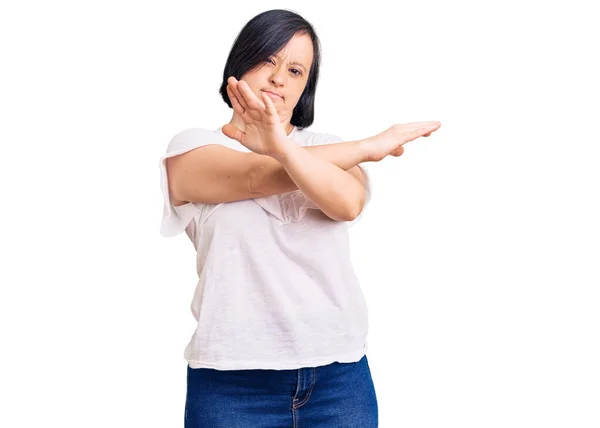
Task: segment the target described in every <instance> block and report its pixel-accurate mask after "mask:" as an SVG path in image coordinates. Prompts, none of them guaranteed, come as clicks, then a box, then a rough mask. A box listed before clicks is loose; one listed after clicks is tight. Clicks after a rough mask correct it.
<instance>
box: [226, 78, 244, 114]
mask: <svg viewBox="0 0 600 428" xmlns="http://www.w3.org/2000/svg"><path fill="white" fill-rule="evenodd" d="M227 95H228V96H229V101H231V106H232V107H233V111H235V112H236V113H237V114H239V115H240V116H243V115H244V107H242V105H241V104H240V101H239V100H238V97H236V96H235V94H234V93H233V89H232V88H231V85H227Z"/></svg>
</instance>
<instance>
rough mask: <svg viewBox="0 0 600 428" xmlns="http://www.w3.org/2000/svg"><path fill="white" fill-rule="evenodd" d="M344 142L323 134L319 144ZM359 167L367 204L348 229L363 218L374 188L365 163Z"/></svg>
mask: <svg viewBox="0 0 600 428" xmlns="http://www.w3.org/2000/svg"><path fill="white" fill-rule="evenodd" d="M344 141H346V140H343V139H342V138H341V137H339V136H337V135H334V134H322V137H321V141H320V142H319V143H318V144H319V145H321V144H335V143H343V142H344ZM358 167H359V168H360V170H361V172H362V173H363V179H364V184H365V204H364V206H363V209H362V211H361V212H360V214H359V215H358V217H356V218H355V219H354V220H352V221H347V222H346V224H347V225H348V227H351V226H354V224H356V223H357V222H358V221H359V220H360V219H361V218H362V216H363V214H364V212H365V209H366V208H367V205H368V204H369V202H370V201H371V187H372V186H371V184H372V180H371V173H370V172H369V170H368V168H367V166H366V165H365V163H360V164H358Z"/></svg>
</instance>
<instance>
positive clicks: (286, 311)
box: [160, 127, 371, 370]
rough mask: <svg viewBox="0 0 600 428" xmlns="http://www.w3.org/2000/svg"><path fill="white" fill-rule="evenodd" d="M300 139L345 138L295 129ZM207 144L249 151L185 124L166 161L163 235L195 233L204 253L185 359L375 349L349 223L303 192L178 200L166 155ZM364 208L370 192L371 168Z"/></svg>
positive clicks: (303, 358) (256, 359)
mask: <svg viewBox="0 0 600 428" xmlns="http://www.w3.org/2000/svg"><path fill="white" fill-rule="evenodd" d="M288 138H290V139H292V140H293V141H295V142H296V143H298V144H299V145H301V146H312V145H321V144H332V143H336V142H342V139H341V138H339V137H337V136H335V135H332V134H321V133H314V132H310V131H307V130H306V129H298V128H296V127H294V129H293V130H292V132H291V133H290V134H289V136H288ZM208 144H221V145H223V146H226V147H229V148H232V149H235V150H239V151H243V152H249V151H250V150H249V149H247V148H246V147H244V146H243V145H242V144H241V143H239V142H238V141H236V140H234V139H231V138H229V137H227V136H226V135H225V134H223V132H222V130H221V128H217V129H216V130H209V129H204V128H191V129H186V130H184V131H182V132H180V133H179V134H177V135H175V137H173V139H172V140H171V142H170V143H169V146H168V148H167V152H166V154H165V155H164V156H162V157H161V159H160V173H161V188H162V192H163V196H164V201H165V204H164V211H163V220H162V226H161V230H160V231H161V234H162V235H163V236H166V237H170V236H175V235H177V234H179V233H181V232H183V231H185V232H186V234H187V235H188V237H189V238H190V240H191V241H192V243H193V244H194V248H195V249H196V252H197V258H196V267H197V272H198V283H197V286H196V289H195V292H194V296H193V299H192V303H191V311H192V314H193V316H194V318H195V319H196V321H197V322H198V325H197V327H196V330H195V332H194V334H193V335H192V337H191V340H190V342H189V343H188V345H187V346H186V348H185V351H184V358H185V359H186V360H187V361H188V364H189V365H190V367H192V368H213V369H218V370H241V369H276V370H289V369H297V368H301V367H311V366H321V365H326V364H330V363H332V362H336V361H337V362H355V361H358V360H360V359H361V358H362V356H363V355H365V353H366V351H367V331H368V312H367V306H366V302H365V299H364V296H363V293H362V291H361V288H360V285H359V282H358V280H357V277H356V275H355V272H354V269H353V267H352V263H351V260H350V251H349V250H350V248H349V236H348V227H349V226H350V225H352V224H353V223H355V222H356V221H357V220H359V219H360V217H362V214H363V213H364V209H363V212H362V213H361V214H360V216H359V217H358V218H357V219H355V220H353V221H352V222H338V221H334V220H332V219H330V218H329V217H327V216H326V215H325V214H324V213H323V212H322V211H321V210H320V209H319V208H318V207H317V206H316V205H315V204H314V203H313V202H312V201H310V199H308V198H306V197H305V196H304V194H303V193H302V192H301V191H300V190H296V191H292V192H287V193H283V194H279V195H273V196H267V197H261V198H256V199H248V200H244V201H235V202H227V203H219V204H204V203H196V202H190V203H187V204H184V205H181V206H177V207H176V206H174V205H172V204H171V201H170V197H169V191H168V183H167V170H166V162H165V160H166V158H168V157H171V156H176V155H179V154H181V153H185V152H187V151H189V150H192V149H195V148H197V147H200V146H204V145H208ZM360 167H361V170H362V172H363V174H364V175H365V178H366V179H367V183H366V187H367V189H366V190H367V197H366V202H365V208H366V205H367V203H368V201H369V200H370V198H371V185H370V181H371V180H370V174H369V173H368V171H367V169H366V168H365V167H364V165H362V164H361V165H360Z"/></svg>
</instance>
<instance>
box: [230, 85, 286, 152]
mask: <svg viewBox="0 0 600 428" xmlns="http://www.w3.org/2000/svg"><path fill="white" fill-rule="evenodd" d="M227 95H229V99H230V100H231V105H232V107H233V110H234V111H235V112H236V113H237V114H238V115H239V116H240V117H241V118H242V120H243V121H244V125H245V130H244V131H242V130H241V129H239V128H237V127H236V126H235V125H232V124H231V123H228V124H226V125H224V126H223V128H222V129H223V133H224V134H225V135H226V136H228V137H229V138H233V139H234V140H237V141H239V142H240V143H241V144H242V145H243V146H245V147H247V148H248V149H250V150H252V151H253V152H254V153H258V154H261V155H269V156H276V155H278V154H280V153H283V151H284V149H285V146H286V144H287V143H288V141H287V134H286V132H285V129H284V128H283V125H282V124H281V120H280V118H279V114H278V113H277V110H276V108H275V105H274V104H273V102H272V101H271V99H270V98H269V96H268V95H267V94H266V93H264V92H262V93H261V98H262V99H259V98H258V97H257V96H256V95H255V94H254V93H253V92H252V90H251V89H250V86H248V83H246V82H245V81H243V80H240V81H238V80H237V79H236V78H235V77H233V76H231V77H229V79H227Z"/></svg>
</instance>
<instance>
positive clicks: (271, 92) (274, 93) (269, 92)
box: [264, 90, 283, 99]
mask: <svg viewBox="0 0 600 428" xmlns="http://www.w3.org/2000/svg"><path fill="white" fill-rule="evenodd" d="M264 92H266V93H268V94H273V95H276V96H278V97H279V98H281V99H283V97H282V96H281V95H279V94H278V93H277V92H273V91H267V90H265V91H264Z"/></svg>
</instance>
